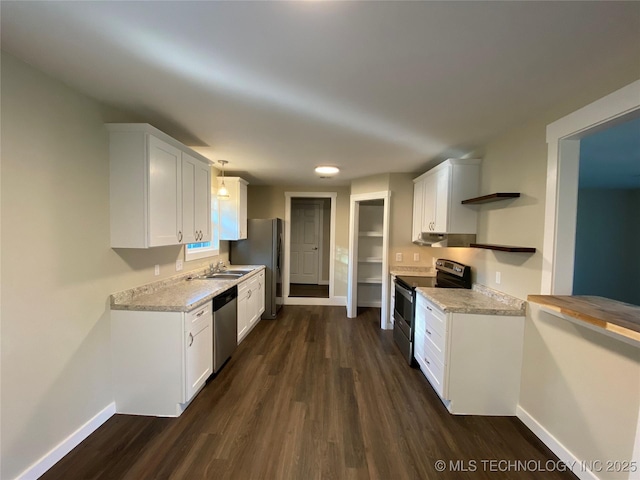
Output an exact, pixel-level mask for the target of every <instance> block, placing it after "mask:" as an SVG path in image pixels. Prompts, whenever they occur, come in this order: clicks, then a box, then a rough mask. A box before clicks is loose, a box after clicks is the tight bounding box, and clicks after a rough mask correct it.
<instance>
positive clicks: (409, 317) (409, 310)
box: [393, 281, 413, 341]
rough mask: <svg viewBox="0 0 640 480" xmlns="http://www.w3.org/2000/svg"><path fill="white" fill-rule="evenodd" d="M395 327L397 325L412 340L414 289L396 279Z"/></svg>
mask: <svg viewBox="0 0 640 480" xmlns="http://www.w3.org/2000/svg"><path fill="white" fill-rule="evenodd" d="M393 318H394V321H395V322H394V328H395V327H396V326H397V327H398V328H399V329H400V330H401V331H402V333H404V335H405V337H407V339H408V340H409V341H411V329H412V324H413V291H412V290H411V289H409V288H406V287H404V286H403V285H401V284H400V283H399V282H397V281H396V297H395V305H394V309H393Z"/></svg>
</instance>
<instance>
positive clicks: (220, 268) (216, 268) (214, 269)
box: [208, 260, 226, 274]
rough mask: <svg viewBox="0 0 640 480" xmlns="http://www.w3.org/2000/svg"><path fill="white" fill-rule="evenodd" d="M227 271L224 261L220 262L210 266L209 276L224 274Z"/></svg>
mask: <svg viewBox="0 0 640 480" xmlns="http://www.w3.org/2000/svg"><path fill="white" fill-rule="evenodd" d="M225 270H226V267H225V265H224V261H222V260H220V261H219V262H218V263H215V264H214V263H213V262H211V263H210V264H209V271H208V274H213V273H220V272H224V271H225Z"/></svg>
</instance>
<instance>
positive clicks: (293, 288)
mask: <svg viewBox="0 0 640 480" xmlns="http://www.w3.org/2000/svg"><path fill="white" fill-rule="evenodd" d="M289 296H290V297H314V298H329V285H307V284H304V283H292V284H290V285H289Z"/></svg>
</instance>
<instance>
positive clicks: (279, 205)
mask: <svg viewBox="0 0 640 480" xmlns="http://www.w3.org/2000/svg"><path fill="white" fill-rule="evenodd" d="M285 192H337V194H338V196H337V198H336V203H337V205H336V252H335V266H334V269H335V285H334V293H335V295H336V296H337V297H342V296H346V295H347V264H348V262H349V195H350V189H349V187H335V188H331V187H325V188H316V187H296V186H288V187H287V186H284V187H283V186H260V185H249V187H248V192H247V198H248V209H247V216H248V218H275V217H278V218H282V219H284V208H285V197H284V194H285Z"/></svg>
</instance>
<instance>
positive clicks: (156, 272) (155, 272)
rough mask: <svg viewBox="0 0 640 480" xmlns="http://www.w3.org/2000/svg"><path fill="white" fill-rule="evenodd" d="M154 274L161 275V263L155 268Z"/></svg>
mask: <svg viewBox="0 0 640 480" xmlns="http://www.w3.org/2000/svg"><path fill="white" fill-rule="evenodd" d="M153 274H154V275H155V276H156V277H157V276H158V275H160V265H156V266H155V267H154V268H153Z"/></svg>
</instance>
